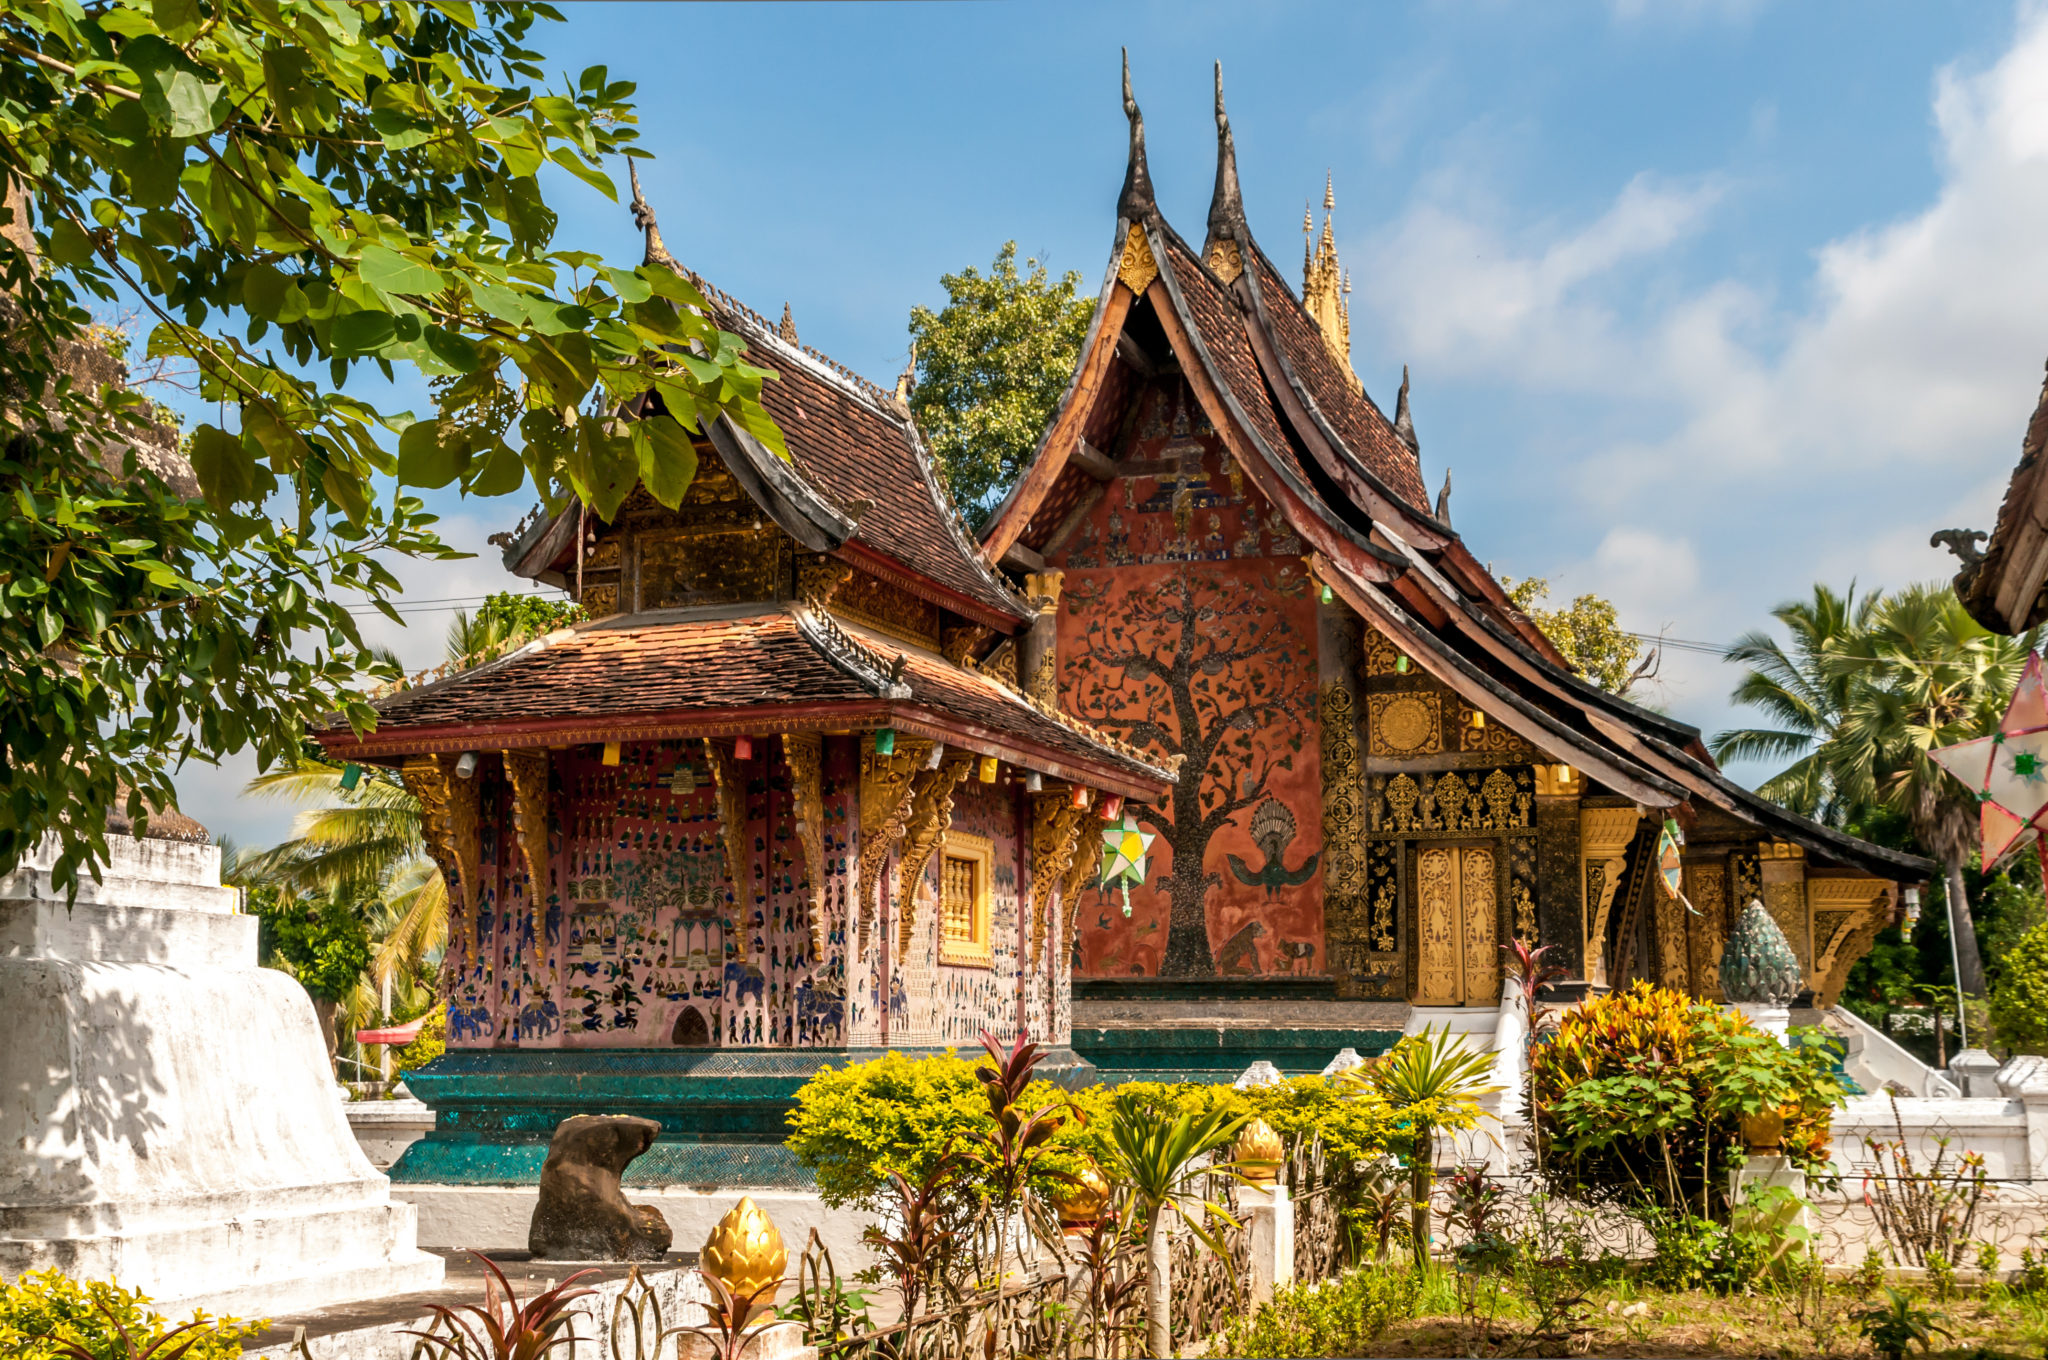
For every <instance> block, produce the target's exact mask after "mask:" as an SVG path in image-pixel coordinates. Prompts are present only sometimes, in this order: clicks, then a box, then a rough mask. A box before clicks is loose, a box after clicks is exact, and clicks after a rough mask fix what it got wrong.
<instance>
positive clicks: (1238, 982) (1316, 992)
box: [1074, 974, 1338, 1002]
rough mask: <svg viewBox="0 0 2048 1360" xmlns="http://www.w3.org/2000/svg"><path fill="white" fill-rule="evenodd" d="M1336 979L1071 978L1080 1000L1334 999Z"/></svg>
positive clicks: (1335, 998)
mask: <svg viewBox="0 0 2048 1360" xmlns="http://www.w3.org/2000/svg"><path fill="white" fill-rule="evenodd" d="M1337 999H1338V997H1337V980H1336V979H1335V978H1332V977H1322V976H1313V977H1312V976H1309V975H1306V974H1296V975H1287V974H1281V975H1278V976H1269V977H1244V978H1233V977H1208V978H1156V977H1095V978H1083V977H1077V978H1075V979H1074V1000H1075V1001H1076V1002H1081V1001H1335V1000H1337Z"/></svg>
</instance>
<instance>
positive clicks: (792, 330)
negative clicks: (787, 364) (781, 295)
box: [780, 302, 797, 345]
mask: <svg viewBox="0 0 2048 1360" xmlns="http://www.w3.org/2000/svg"><path fill="white" fill-rule="evenodd" d="M780 332H781V335H782V338H783V339H785V340H787V341H789V343H790V344H792V345H794V344H796V343H797V338H796V317H795V316H794V315H793V314H792V313H791V312H790V310H789V304H788V303H787V302H785V303H783V304H782V325H781V327H780Z"/></svg>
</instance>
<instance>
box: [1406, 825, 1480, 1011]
mask: <svg viewBox="0 0 2048 1360" xmlns="http://www.w3.org/2000/svg"><path fill="white" fill-rule="evenodd" d="M1498 865H1499V855H1498V853H1497V852H1496V851H1495V850H1494V848H1493V847H1492V846H1485V845H1442V846H1426V847H1424V848H1423V849H1422V850H1421V851H1419V852H1418V853H1417V855H1416V857H1415V897H1416V905H1417V911H1416V936H1417V939H1416V944H1417V957H1416V996H1415V1004H1416V1005H1418V1006H1490V1005H1493V1004H1494V1003H1495V1002H1497V1001H1498V1000H1500V949H1499V947H1498V945H1499V940H1498V936H1499V925H1498V922H1499V912H1500V887H1499V875H1498Z"/></svg>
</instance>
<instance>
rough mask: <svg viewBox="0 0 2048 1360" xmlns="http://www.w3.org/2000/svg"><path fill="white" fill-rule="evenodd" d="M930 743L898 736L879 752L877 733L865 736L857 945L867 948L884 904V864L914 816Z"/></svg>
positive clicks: (862, 950)
mask: <svg viewBox="0 0 2048 1360" xmlns="http://www.w3.org/2000/svg"><path fill="white" fill-rule="evenodd" d="M931 750H932V744H931V743H930V742H929V741H924V740H920V739H916V738H911V737H902V736H899V737H898V738H897V739H896V749H895V751H894V752H893V753H892V754H889V755H878V754H876V752H875V739H874V737H873V735H869V736H865V737H862V738H861V752H860V930H859V937H858V938H859V951H860V953H861V954H866V953H867V948H868V936H869V933H870V932H871V931H872V930H873V929H874V924H875V915H876V913H877V912H879V911H880V910H881V905H882V866H883V865H884V864H886V863H887V862H888V859H889V852H890V851H892V850H894V849H895V848H896V845H897V843H898V842H899V841H901V840H902V839H903V827H904V824H905V822H907V821H908V820H909V817H910V795H911V787H910V785H911V780H912V779H913V778H914V777H915V776H916V774H917V772H918V771H919V770H921V769H923V768H924V762H925V758H926V757H927V756H929V755H930V754H931Z"/></svg>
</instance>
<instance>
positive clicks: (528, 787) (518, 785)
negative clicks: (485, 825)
mask: <svg viewBox="0 0 2048 1360" xmlns="http://www.w3.org/2000/svg"><path fill="white" fill-rule="evenodd" d="M504 760H505V780H506V782H507V783H509V784H510V785H511V786H512V831H513V835H514V837H515V838H516V839H517V841H518V843H519V857H520V859H521V860H523V861H524V862H525V864H526V905H527V910H528V912H529V913H530V914H531V916H532V918H533V937H534V938H535V939H536V940H538V939H541V938H542V935H543V931H544V929H545V926H546V921H547V914H548V753H547V751H546V750H545V749H544V748H541V747H523V748H521V749H518V750H513V751H506V752H504Z"/></svg>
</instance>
